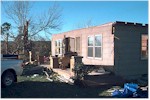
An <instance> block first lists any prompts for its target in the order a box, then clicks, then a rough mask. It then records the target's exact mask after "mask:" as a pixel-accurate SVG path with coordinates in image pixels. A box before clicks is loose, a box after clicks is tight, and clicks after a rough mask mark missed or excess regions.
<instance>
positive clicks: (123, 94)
mask: <svg viewBox="0 0 150 100" xmlns="http://www.w3.org/2000/svg"><path fill="white" fill-rule="evenodd" d="M138 87H139V86H138V85H137V84H134V83H126V84H124V89H123V91H120V90H115V91H114V92H113V93H112V96H113V97H118V98H127V97H134V96H137V95H136V92H137V90H138Z"/></svg>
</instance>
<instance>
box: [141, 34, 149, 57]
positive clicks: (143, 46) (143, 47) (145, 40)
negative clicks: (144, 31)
mask: <svg viewBox="0 0 150 100" xmlns="http://www.w3.org/2000/svg"><path fill="white" fill-rule="evenodd" d="M141 59H148V35H142V37H141Z"/></svg>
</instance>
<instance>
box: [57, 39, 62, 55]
mask: <svg viewBox="0 0 150 100" xmlns="http://www.w3.org/2000/svg"><path fill="white" fill-rule="evenodd" d="M55 54H56V55H59V54H62V40H61V39H59V40H56V41H55Z"/></svg>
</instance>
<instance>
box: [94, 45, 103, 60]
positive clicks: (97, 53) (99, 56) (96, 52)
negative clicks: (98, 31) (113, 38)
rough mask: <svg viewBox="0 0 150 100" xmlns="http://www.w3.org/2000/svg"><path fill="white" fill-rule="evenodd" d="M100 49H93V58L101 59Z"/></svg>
mask: <svg viewBox="0 0 150 100" xmlns="http://www.w3.org/2000/svg"><path fill="white" fill-rule="evenodd" d="M101 56H102V54H101V47H95V57H98V58H101Z"/></svg>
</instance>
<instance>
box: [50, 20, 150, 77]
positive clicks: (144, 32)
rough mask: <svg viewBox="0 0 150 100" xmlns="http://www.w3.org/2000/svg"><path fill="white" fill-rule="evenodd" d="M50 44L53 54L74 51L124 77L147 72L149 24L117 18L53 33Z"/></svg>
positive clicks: (91, 62)
mask: <svg viewBox="0 0 150 100" xmlns="http://www.w3.org/2000/svg"><path fill="white" fill-rule="evenodd" d="M51 46H52V47H51V51H52V57H61V56H64V55H66V54H69V53H76V54H77V56H82V57H83V58H82V62H83V63H84V64H85V65H95V66H97V67H103V68H104V69H106V70H109V71H111V72H112V73H114V74H115V75H119V76H122V77H124V78H127V79H128V78H130V79H135V78H139V77H140V76H141V75H144V74H148V24H141V23H131V22H121V21H116V22H111V23H106V24H103V25H99V26H94V27H89V28H83V29H77V30H72V31H69V32H64V33H60V34H54V35H53V36H52V41H51ZM56 63H57V62H56ZM56 65H57V66H55V67H53V68H57V67H58V66H59V64H56ZM68 66H69V65H68ZM58 68H59V67H58ZM68 68H70V67H68Z"/></svg>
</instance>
